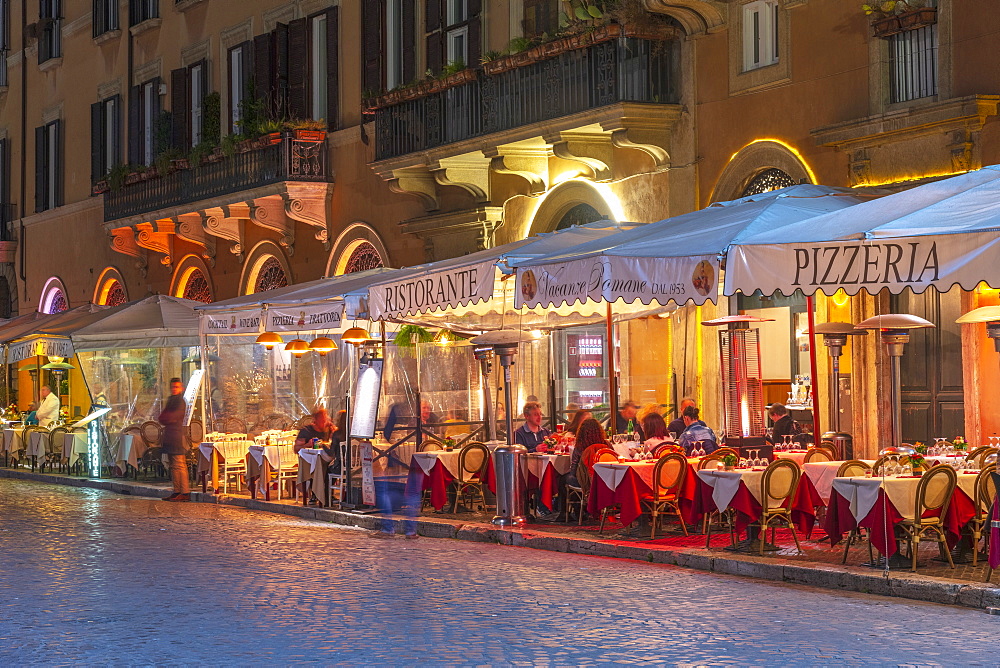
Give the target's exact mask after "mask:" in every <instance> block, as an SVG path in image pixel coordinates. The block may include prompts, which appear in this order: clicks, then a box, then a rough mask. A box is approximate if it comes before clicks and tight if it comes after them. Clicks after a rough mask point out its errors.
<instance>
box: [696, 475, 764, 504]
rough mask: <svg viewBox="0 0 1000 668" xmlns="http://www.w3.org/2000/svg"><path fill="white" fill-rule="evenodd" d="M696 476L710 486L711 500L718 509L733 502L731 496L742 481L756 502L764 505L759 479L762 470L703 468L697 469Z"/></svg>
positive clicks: (734, 494)
mask: <svg viewBox="0 0 1000 668" xmlns="http://www.w3.org/2000/svg"><path fill="white" fill-rule="evenodd" d="M698 477H699V478H701V480H702V482H704V483H705V484H706V485H708V486H709V487H711V488H712V501H714V502H715V507H716V508H718V509H719V510H720V511H722V510H725V509H726V508H728V507H729V504H730V503H732V502H733V497H734V496H736V492H737V491H738V490H739V488H740V483H741V482H742V483H743V484H745V485H746V486H747V489H748V490H750V494H752V495H753V498H755V499H757V503H760V504H761V505H764V504H763V502H762V501H761V489H760V481H761V479H762V478H763V477H764V470H763V469H760V470H753V469H735V470H733V471H718V470H712V469H703V470H701V471H698Z"/></svg>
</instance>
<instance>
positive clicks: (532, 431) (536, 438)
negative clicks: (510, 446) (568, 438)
mask: <svg viewBox="0 0 1000 668" xmlns="http://www.w3.org/2000/svg"><path fill="white" fill-rule="evenodd" d="M521 412H522V414H523V415H524V424H523V425H521V426H520V427H518V428H517V429H516V430H515V431H514V442H515V443H520V444H521V445H523V446H524V447H526V448H527V449H528V452H534V451H535V450H536V449H538V446H539V445H540V444H541V442H542V441H544V440H545V437H546V436H548V435H549V434H551V433H552V432H550V431H549V430H548V429H546V428H545V427H543V426H542V405H541V404H539V403H538V402H537V401H529V402H528V403H526V404H525V405H524V410H523V411H521Z"/></svg>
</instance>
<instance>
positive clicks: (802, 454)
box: [774, 450, 809, 466]
mask: <svg viewBox="0 0 1000 668" xmlns="http://www.w3.org/2000/svg"><path fill="white" fill-rule="evenodd" d="M807 452H809V451H808V450H780V451H778V452H775V453H774V458H775V459H791V460H792V461H793V462H795V463H796V464H798V465H799V466H802V465H803V464H805V463H806V453H807Z"/></svg>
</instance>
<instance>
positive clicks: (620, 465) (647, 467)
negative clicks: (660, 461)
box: [594, 461, 656, 490]
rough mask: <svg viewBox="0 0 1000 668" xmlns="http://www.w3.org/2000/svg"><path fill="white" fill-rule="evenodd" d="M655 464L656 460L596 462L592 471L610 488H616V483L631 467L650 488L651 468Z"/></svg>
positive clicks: (651, 483)
mask: <svg viewBox="0 0 1000 668" xmlns="http://www.w3.org/2000/svg"><path fill="white" fill-rule="evenodd" d="M655 466H656V462H653V461H643V462H596V463H595V464H594V473H595V474H596V475H597V476H598V477H599V478H600V479H601V481H602V482H603V483H604V484H605V485H606V486H607V488H608V489H610V490H615V489H618V485H620V484H621V481H622V480H623V479H624V478H625V474H626V473H628V471H629V470H630V469H631V470H633V471H635V472H636V473H637V474H638V475H639V477H640V478H642V481H643V482H644V483H646V484H647V485H649V487H650V489H652V487H653V468H654V467H655Z"/></svg>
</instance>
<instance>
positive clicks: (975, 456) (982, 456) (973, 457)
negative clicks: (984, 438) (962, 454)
mask: <svg viewBox="0 0 1000 668" xmlns="http://www.w3.org/2000/svg"><path fill="white" fill-rule="evenodd" d="M998 452H1000V450H998V449H997V448H991V447H990V446H988V445H984V446H982V447H980V448H976V449H975V450H973V451H972V452H970V453H969V456H968V457H966V458H965V459H966V461H968V462H971V463H972V464H973V465H974V466H975V468H978V469H981V468H983V462H984V461H986V458H987V457H989V456H990V455H995V454H997V453H998Z"/></svg>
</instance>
